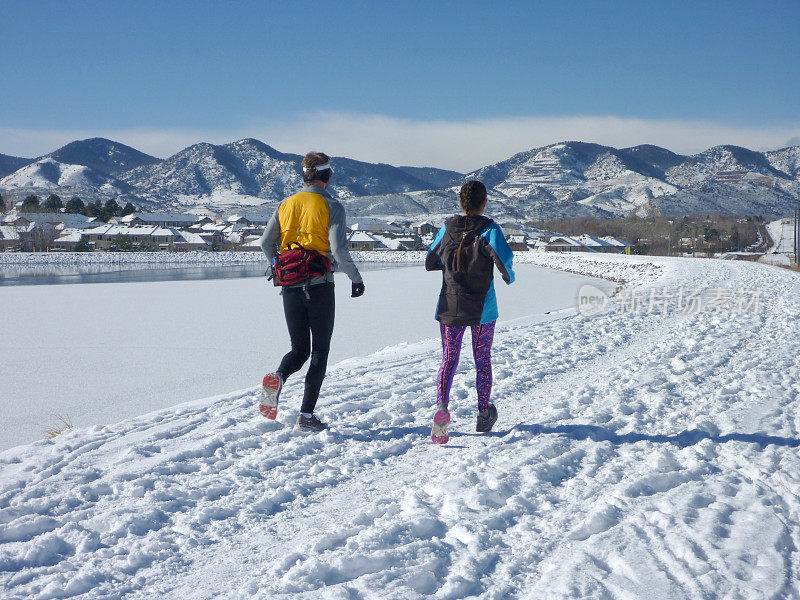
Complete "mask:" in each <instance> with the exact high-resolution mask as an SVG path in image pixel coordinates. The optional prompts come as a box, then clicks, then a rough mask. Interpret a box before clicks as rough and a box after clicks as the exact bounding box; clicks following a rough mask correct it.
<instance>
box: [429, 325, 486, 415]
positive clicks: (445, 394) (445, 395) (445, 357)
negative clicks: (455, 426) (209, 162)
mask: <svg viewBox="0 0 800 600" xmlns="http://www.w3.org/2000/svg"><path fill="white" fill-rule="evenodd" d="M494 324H495V321H491V322H489V323H483V324H482V325H472V326H470V330H471V331H472V356H473V357H474V358H475V370H476V371H477V372H476V374H475V386H476V387H477V388H478V410H487V409H488V408H489V396H491V394H492V340H493V339H494ZM439 329H440V331H441V333H442V366H441V367H439V375H438V377H437V378H436V402H437V403H438V404H443V405H444V406H447V405H448V403H449V401H450V387H451V386H452V385H453V376H454V375H455V373H456V367H458V358H459V356H460V354H461V340H463V339H464V332H465V331H466V330H467V327H466V326H465V325H444V324H443V323H439Z"/></svg>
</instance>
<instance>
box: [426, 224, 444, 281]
mask: <svg viewBox="0 0 800 600" xmlns="http://www.w3.org/2000/svg"><path fill="white" fill-rule="evenodd" d="M444 232H445V228H444V226H443V227H442V228H441V229H440V230H439V232H438V233H437V234H436V237H435V238H433V243H431V248H430V250H428V255H427V256H426V257H425V270H427V271H441V270H442V269H443V268H444V266H443V265H442V261H441V259H440V258H439V253H438V251H437V249H436V246H438V245H439V242H441V241H442V238H443V237H444Z"/></svg>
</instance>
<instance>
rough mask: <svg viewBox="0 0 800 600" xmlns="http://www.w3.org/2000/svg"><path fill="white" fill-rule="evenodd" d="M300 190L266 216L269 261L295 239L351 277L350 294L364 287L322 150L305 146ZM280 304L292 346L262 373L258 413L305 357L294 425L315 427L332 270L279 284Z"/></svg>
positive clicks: (331, 307)
mask: <svg viewBox="0 0 800 600" xmlns="http://www.w3.org/2000/svg"><path fill="white" fill-rule="evenodd" d="M302 164H303V181H304V182H305V187H303V190H302V191H301V192H299V193H297V194H294V195H293V196H290V197H289V198H287V199H286V200H284V201H283V203H281V205H280V207H278V210H277V211H275V214H274V215H273V216H272V218H271V219H270V221H269V223H268V224H267V228H266V229H265V230H264V235H262V236H261V240H260V244H261V248H262V249H263V250H264V254H266V256H267V260H268V261H269V264H270V265H272V264H273V263H274V261H275V258H276V257H277V256H278V255H279V254H280V253H282V252H285V251H286V250H287V249H288V247H289V244H291V243H293V242H294V243H297V244H300V245H301V246H302V247H303V248H305V249H306V250H315V251H317V252H319V253H320V254H323V255H325V256H327V257H328V259H329V260H331V261H332V263H333V265H334V269H339V270H341V271H344V272H345V273H346V274H347V276H348V277H349V278H350V280H351V281H352V297H354V298H356V297H358V296H361V295H362V294H363V293H364V283H363V281H362V279H361V274H360V273H359V272H358V268H357V267H356V265H355V263H354V262H353V259H352V258H351V257H350V252H349V250H348V249H347V224H346V219H345V214H344V207H343V206H342V205H341V203H339V202H338V201H337V200H334V199H333V198H332V197H331V195H330V194H329V193H328V192H327V191H326V188H327V187H328V183H329V182H330V179H331V175H332V174H333V171H332V170H331V166H330V159H329V157H328V156H327V155H326V154H323V153H322V152H309V153H308V154H306V155H305V157H304V158H303V163H302ZM281 294H282V295H283V310H284V314H285V316H286V326H287V327H288V329H289V337H290V339H291V343H292V349H291V350H290V351H289V352H288V353H287V354H286V356H284V357H283V360H282V361H281V364H280V366H279V367H278V368H277V370H276V371H275V372H274V373H267V375H266V376H265V377H264V382H263V384H264V393H263V395H262V400H261V413H262V414H263V415H264V416H266V417H267V418H270V419H274V418H275V417H276V416H277V414H278V397H279V396H280V393H281V388H282V387H283V384H284V382H285V381H286V379H287V378H288V377H289V376H290V375H292V374H293V373H295V372H297V371H299V370H300V368H301V367H302V366H303V364H304V363H305V362H306V360H308V358H309V356H310V357H311V364H310V365H309V367H308V372H307V373H306V380H305V391H304V393H303V404H302V406H301V408H300V416H299V417H298V418H297V425H296V427H297V428H298V429H302V430H308V431H321V430H323V429H325V428H326V427H327V424H325V423H323V422H321V421H320V420H319V419H318V418H317V417H316V415H314V408H315V407H316V404H317V398H318V397H319V390H320V387H321V386H322V380H323V379H324V378H325V369H326V367H327V364H328V351H329V349H330V342H331V335H332V334H333V321H334V316H335V302H334V290H333V273H332V272H331V273H326V274H325V275H322V276H319V277H314V278H312V279H309V280H307V281H304V282H303V283H299V284H296V285H293V286H286V287H284V288H282V290H281Z"/></svg>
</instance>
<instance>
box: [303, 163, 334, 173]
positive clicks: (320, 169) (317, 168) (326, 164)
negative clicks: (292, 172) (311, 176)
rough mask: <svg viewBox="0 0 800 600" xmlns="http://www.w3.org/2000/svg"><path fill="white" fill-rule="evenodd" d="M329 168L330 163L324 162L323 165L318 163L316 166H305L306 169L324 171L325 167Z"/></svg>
mask: <svg viewBox="0 0 800 600" xmlns="http://www.w3.org/2000/svg"><path fill="white" fill-rule="evenodd" d="M330 168H331V163H325V164H324V165H319V166H316V167H306V168H305V170H306V171H325V170H326V169H330Z"/></svg>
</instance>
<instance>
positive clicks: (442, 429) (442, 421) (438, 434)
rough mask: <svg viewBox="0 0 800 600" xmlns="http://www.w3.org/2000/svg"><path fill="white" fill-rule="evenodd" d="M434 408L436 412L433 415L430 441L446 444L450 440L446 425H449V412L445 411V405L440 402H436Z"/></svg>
mask: <svg viewBox="0 0 800 600" xmlns="http://www.w3.org/2000/svg"><path fill="white" fill-rule="evenodd" d="M436 408H437V410H436V414H435V415H433V428H432V429H431V441H432V442H433V443H434V444H446V443H447V442H449V441H450V436H449V435H447V427H448V426H449V425H450V413H449V412H448V411H447V407H445V406H442V405H441V404H437V405H436Z"/></svg>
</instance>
